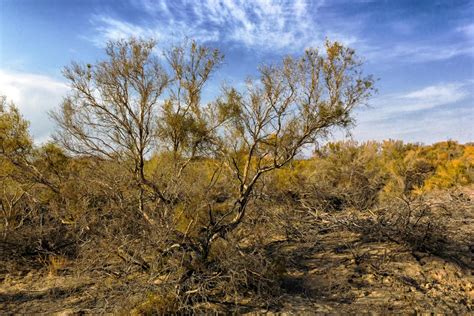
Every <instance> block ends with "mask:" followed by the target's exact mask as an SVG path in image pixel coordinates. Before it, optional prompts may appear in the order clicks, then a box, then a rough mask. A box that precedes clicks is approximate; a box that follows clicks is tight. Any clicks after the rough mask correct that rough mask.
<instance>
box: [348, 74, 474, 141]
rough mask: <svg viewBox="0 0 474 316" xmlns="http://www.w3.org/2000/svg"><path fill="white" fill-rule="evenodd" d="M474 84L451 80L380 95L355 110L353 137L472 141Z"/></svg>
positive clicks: (473, 137) (364, 138) (363, 138)
mask: <svg viewBox="0 0 474 316" xmlns="http://www.w3.org/2000/svg"><path fill="white" fill-rule="evenodd" d="M473 88H474V83H473V82H472V81H466V82H450V83H440V84H436V85H430V86H426V87H423V88H420V89H417V90H413V91H408V92H401V93H396V94H389V95H382V96H379V97H377V98H376V99H374V100H373V106H372V107H371V108H369V109H364V110H361V111H359V112H358V113H357V118H358V125H357V127H356V128H355V129H354V136H355V137H356V138H357V139H360V140H369V139H378V140H382V139H387V138H394V139H404V140H406V141H423V142H428V143H430V142H436V141H441V140H446V139H448V138H451V139H457V140H459V141H461V142H468V141H473V140H474V129H473V128H472V121H473V120H474V111H473V110H472V107H473V106H474V95H473V93H472V91H474V89H473Z"/></svg>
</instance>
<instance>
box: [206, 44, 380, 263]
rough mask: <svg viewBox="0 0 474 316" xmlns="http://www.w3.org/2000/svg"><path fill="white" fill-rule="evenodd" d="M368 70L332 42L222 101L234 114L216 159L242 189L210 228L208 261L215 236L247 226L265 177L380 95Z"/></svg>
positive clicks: (268, 69)
mask: <svg viewBox="0 0 474 316" xmlns="http://www.w3.org/2000/svg"><path fill="white" fill-rule="evenodd" d="M361 65H362V64H361V62H360V61H359V60H358V59H357V57H356V56H355V53H354V51H353V50H352V49H349V48H345V47H343V46H342V45H341V44H339V43H337V42H334V43H331V42H327V43H326V46H325V51H324V52H322V53H321V52H319V51H318V50H315V49H310V50H307V51H306V52H305V54H304V55H303V56H302V57H300V58H293V57H286V58H285V59H284V60H283V62H282V64H280V65H270V66H263V67H261V68H260V78H259V79H258V80H249V81H248V82H247V90H246V91H245V92H239V91H237V90H236V89H232V88H230V89H227V90H226V91H225V94H224V96H223V97H222V98H221V99H220V100H219V101H218V103H220V104H221V107H220V108H221V109H222V108H223V109H227V110H228V109H233V110H232V111H230V112H231V113H233V114H232V119H231V120H228V121H226V123H225V124H223V125H222V126H221V128H220V129H219V131H217V132H216V134H215V136H216V138H217V139H218V141H219V147H218V153H217V154H216V155H217V156H218V157H219V158H221V159H224V160H225V161H226V166H227V167H228V169H229V170H230V171H231V172H232V173H233V175H234V178H235V179H236V182H237V189H236V194H235V199H234V200H233V202H231V203H230V204H229V208H228V210H227V212H226V213H225V214H223V215H222V216H220V217H218V218H211V219H210V221H209V224H208V226H207V227H206V228H205V234H206V235H205V237H202V238H201V240H202V251H203V256H204V257H206V256H207V253H208V252H209V247H210V245H211V243H212V242H213V241H214V240H215V239H216V238H219V237H224V236H225V235H226V234H227V233H228V232H229V231H232V230H233V229H235V228H236V227H237V226H238V225H239V224H240V223H241V222H242V219H243V218H244V217H245V213H246V208H247V204H248V202H249V200H250V198H251V195H252V192H253V190H254V188H255V185H256V183H257V182H258V180H259V179H260V178H261V177H262V175H264V174H265V173H268V172H271V171H272V170H275V169H278V168H281V167H283V166H285V165H286V164H288V163H289V162H290V161H292V160H293V159H294V158H295V157H296V155H297V154H298V153H299V152H300V151H301V150H302V149H303V148H304V147H305V146H307V145H310V144H313V143H314V142H315V141H316V140H317V139H318V138H320V137H324V136H326V135H327V134H328V133H330V132H331V130H332V129H333V128H336V127H341V128H347V127H349V126H350V125H351V123H353V118H352V116H351V114H352V112H353V110H354V109H355V108H356V107H357V106H359V105H361V104H363V103H364V102H365V101H366V100H367V99H368V98H369V97H370V95H371V93H372V92H373V90H374V88H373V84H374V80H373V79H372V77H371V76H364V75H363V74H362V71H361ZM210 213H212V211H211V212H210Z"/></svg>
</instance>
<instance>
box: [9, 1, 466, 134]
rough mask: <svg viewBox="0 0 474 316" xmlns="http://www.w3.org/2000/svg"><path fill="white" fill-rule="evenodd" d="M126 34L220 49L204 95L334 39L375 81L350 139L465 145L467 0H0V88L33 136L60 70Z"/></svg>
mask: <svg viewBox="0 0 474 316" xmlns="http://www.w3.org/2000/svg"><path fill="white" fill-rule="evenodd" d="M128 36H140V37H154V38H155V39H157V40H158V42H159V46H160V47H162V48H166V47H169V46H170V45H172V44H173V43H179V42H180V41H181V40H182V39H183V38H184V37H191V38H194V39H196V40H197V41H199V42H201V43H205V44H207V45H210V46H214V47H218V48H219V49H221V51H222V52H223V53H224V54H225V56H226V59H225V63H224V65H223V66H222V67H221V69H220V71H219V72H218V73H217V74H216V75H215V77H214V79H213V81H212V82H211V83H210V84H209V85H208V87H207V91H206V94H207V95H208V96H212V95H216V94H218V93H219V88H220V83H221V82H222V81H225V82H226V83H227V84H232V85H236V86H239V85H241V84H242V83H243V81H244V80H245V78H246V77H247V76H249V75H255V74H256V69H257V66H258V64H260V63H262V62H274V61H278V60H279V59H281V57H282V56H284V55H286V54H299V53H302V52H303V51H304V49H305V48H307V47H310V46H313V47H320V46H321V44H322V43H323V42H324V40H325V38H329V39H331V40H338V41H341V42H343V43H344V44H346V45H348V46H351V47H353V48H355V49H356V51H357V52H358V54H359V55H360V56H361V57H363V58H364V59H365V61H366V63H365V71H366V72H367V73H371V74H373V75H374V76H375V77H376V78H379V80H378V82H377V88H378V90H379V92H378V94H377V95H376V96H375V97H374V98H372V100H371V102H370V107H369V108H363V109H360V110H359V111H357V113H356V117H357V122H358V125H357V127H356V128H355V129H353V130H352V136H351V137H352V138H354V139H356V140H361V141H363V140H369V139H376V140H382V139H387V138H394V139H402V140H405V141H410V142H413V141H416V142H424V143H433V142H436V141H441V140H446V139H455V140H459V141H461V142H469V141H474V127H473V124H472V122H473V121H474V1H468V0H464V1H457V0H444V1H438V0H427V1H422V0H417V1H414V0H406V1H405V0H397V1H395V0H373V1H372V0H314V1H311V0H295V1H271V0H254V1H243V0H203V1H197V0H196V1H191V0H174V1H171V0H170V1H165V0H156V1H151V0H135V1H132V0H113V1H112V0H102V1H99V0H82V1H81V0H0V94H4V95H7V97H9V99H11V100H13V101H14V102H15V103H16V104H17V105H18V106H19V108H20V109H21V111H22V113H23V114H24V116H25V117H26V118H27V119H29V120H30V121H31V130H32V133H33V135H34V137H35V139H36V140H37V141H38V142H42V141H44V140H46V139H48V136H49V135H50V133H51V132H52V131H53V130H54V123H53V122H51V121H50V120H49V118H48V115H47V112H48V111H49V110H51V109H54V108H56V107H57V106H58V105H59V104H60V102H61V99H62V97H63V96H64V95H66V94H67V92H68V87H67V85H66V83H65V81H64V79H63V78H62V76H61V69H62V68H63V67H64V66H66V65H68V64H69V63H70V62H71V61H73V60H74V61H83V62H94V61H97V60H99V59H100V58H101V57H102V56H103V46H104V43H105V42H106V41H107V40H111V39H112V40H113V39H118V38H123V37H128ZM344 137H347V136H345V135H342V134H336V135H335V136H334V138H337V139H340V138H344Z"/></svg>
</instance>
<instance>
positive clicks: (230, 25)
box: [92, 0, 354, 51]
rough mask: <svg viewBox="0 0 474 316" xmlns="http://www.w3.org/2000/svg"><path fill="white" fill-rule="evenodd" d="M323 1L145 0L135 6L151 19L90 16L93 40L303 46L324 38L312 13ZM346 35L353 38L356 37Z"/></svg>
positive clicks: (268, 47)
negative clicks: (138, 38) (136, 38)
mask: <svg viewBox="0 0 474 316" xmlns="http://www.w3.org/2000/svg"><path fill="white" fill-rule="evenodd" d="M322 3H323V1H322V0H318V1H308V0H298V1H294V2H293V1H271V0H255V1H245V0H220V1H218V0H204V1H196V2H189V1H185V0H182V1H176V2H167V1H164V0H160V1H156V2H152V1H149V0H143V1H141V2H139V6H140V9H142V10H144V11H145V12H146V13H148V14H149V16H150V18H149V19H146V18H145V19H144V20H143V21H145V22H141V23H140V24H132V23H128V22H124V21H122V20H120V19H116V18H112V17H111V16H106V15H96V16H94V17H93V19H92V22H93V23H95V24H96V30H97V31H98V36H96V37H95V38H94V39H93V40H94V42H95V43H96V44H101V43H103V42H105V41H106V40H110V39H113V40H116V39H118V38H124V37H129V36H130V35H134V36H146V37H154V38H156V39H157V40H159V41H160V40H161V41H163V42H173V41H175V40H176V39H177V38H178V39H179V38H182V37H192V38H194V39H196V40H198V41H201V42H212V41H221V42H224V43H225V42H228V43H239V44H243V45H244V46H246V47H248V48H258V49H264V50H277V51H278V50H283V49H284V50H286V51H297V50H299V51H301V50H302V49H304V48H306V47H309V46H315V45H318V44H320V43H321V42H322V41H323V40H324V35H323V33H322V29H321V27H320V26H319V25H318V24H317V23H316V22H315V19H314V14H315V13H316V11H317V9H318V8H319V6H321V5H322ZM334 35H335V36H336V37H335V38H332V39H333V40H337V39H339V37H340V38H342V39H345V38H344V37H343V36H342V34H338V33H334ZM347 38H348V37H347ZM350 40H351V41H354V37H351V38H350Z"/></svg>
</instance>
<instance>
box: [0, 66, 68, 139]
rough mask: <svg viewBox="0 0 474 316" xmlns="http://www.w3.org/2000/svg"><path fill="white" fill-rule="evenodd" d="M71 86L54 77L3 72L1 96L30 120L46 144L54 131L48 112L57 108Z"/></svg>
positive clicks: (35, 133)
mask: <svg viewBox="0 0 474 316" xmlns="http://www.w3.org/2000/svg"><path fill="white" fill-rule="evenodd" d="M67 91H68V87H67V85H66V84H65V83H63V82H61V81H58V80H55V79H53V78H51V77H48V76H44V75H37V74H30V73H20V72H10V71H5V70H0V94H1V95H6V96H7V98H8V100H11V101H13V102H14V103H15V104H16V106H17V107H18V108H19V109H20V112H21V113H22V115H23V116H24V117H25V118H26V119H27V120H29V121H30V131H31V134H32V136H33V137H34V138H35V141H36V142H39V143H41V142H43V141H46V140H47V139H48V138H49V136H50V134H51V133H52V131H53V122H52V121H51V120H50V119H49V117H48V114H47V113H48V111H49V110H52V109H54V108H55V107H57V106H58V105H59V104H60V103H61V101H62V98H63V96H65V95H66V93H67Z"/></svg>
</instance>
